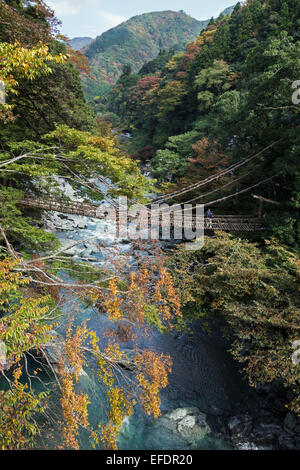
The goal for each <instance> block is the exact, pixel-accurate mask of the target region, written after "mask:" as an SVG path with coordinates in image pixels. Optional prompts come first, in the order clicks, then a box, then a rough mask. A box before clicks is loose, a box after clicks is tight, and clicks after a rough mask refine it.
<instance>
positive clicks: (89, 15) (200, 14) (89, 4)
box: [46, 0, 237, 38]
mask: <svg viewBox="0 0 300 470" xmlns="http://www.w3.org/2000/svg"><path fill="white" fill-rule="evenodd" d="M236 2H237V0H236V1H235V0H209V1H208V0H111V1H107V0H48V1H47V0H46V3H47V4H48V5H49V6H50V7H51V8H53V10H54V11H55V13H56V16H57V17H58V18H59V19H60V20H61V21H62V27H61V33H62V34H65V35H66V36H68V37H69V38H73V37H78V36H90V37H93V38H94V37H96V36H99V35H100V34H101V33H103V32H104V31H107V30H108V29H110V28H113V27H114V26H117V25H118V24H120V23H122V22H123V21H126V20H128V19H129V18H131V17H132V16H135V15H139V14H141V13H148V12H150V11H163V10H173V11H179V10H184V11H185V12H186V13H187V14H189V15H190V16H193V17H194V18H196V19H198V20H206V19H208V18H211V17H212V16H214V17H217V16H218V15H219V13H221V11H222V10H224V9H225V8H227V7H229V6H231V5H234V3H236Z"/></svg>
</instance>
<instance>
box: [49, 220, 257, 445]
mask: <svg viewBox="0 0 300 470" xmlns="http://www.w3.org/2000/svg"><path fill="white" fill-rule="evenodd" d="M62 217H63V219H60V218H59V216H57V215H56V216H55V219H54V225H56V226H57V225H59V223H60V222H59V221H60V220H61V226H60V227H58V228H56V229H53V226H52V232H53V233H55V234H56V235H57V237H58V238H59V239H60V241H61V242H62V244H63V245H65V246H67V245H68V246H69V245H70V244H72V243H73V242H76V241H79V240H85V239H87V238H92V237H95V235H97V236H98V241H101V239H102V240H103V239H105V238H106V236H105V235H104V224H106V222H104V221H102V220H96V219H88V218H86V219H85V220H84V221H82V219H81V220H80V219H79V218H78V217H76V216H67V218H66V216H62ZM74 225H77V227H74ZM78 225H79V226H78ZM106 229H107V227H106ZM109 245H110V246H112V245H113V243H109ZM130 246H131V245H130V242H128V243H126V242H125V243H124V241H123V242H122V243H117V245H116V247H117V248H118V250H119V255H118V256H122V253H126V252H128V251H129V249H130ZM72 254H73V255H75V256H80V257H83V258H84V257H85V256H87V257H89V258H90V257H92V258H93V259H94V260H96V262H98V263H100V265H101V263H103V262H104V261H103V259H104V255H105V249H104V248H101V251H100V252H99V250H98V249H97V248H96V246H95V242H94V241H92V242H90V243H88V244H87V242H85V246H78V247H76V248H75V249H74V248H73V249H72ZM74 308H75V309H76V312H77V313H76V316H75V323H76V324H80V323H81V322H82V321H83V320H86V321H87V325H88V327H90V328H91V329H93V330H95V331H96V332H97V334H98V336H99V338H103V337H104V333H105V331H106V330H107V328H108V327H112V325H111V324H110V322H109V320H108V319H107V318H106V317H105V316H104V315H101V314H100V313H99V312H97V311H95V310H94V309H93V308H88V307H86V306H84V305H78V299H69V300H68V302H66V304H65V305H64V307H63V311H64V318H65V322H64V321H63V322H62V324H61V326H60V332H61V333H63V330H64V326H65V323H66V321H67V318H68V314H69V313H70V312H72V311H73V309H74ZM138 345H139V347H140V348H147V347H151V349H153V350H155V351H156V352H159V353H165V354H169V355H170V356H171V357H172V360H173V370H172V373H171V375H170V377H169V385H168V386H167V388H166V389H164V390H162V392H161V399H162V405H161V410H162V414H164V413H166V412H169V411H171V410H174V409H176V408H182V407H191V406H193V407H197V408H198V409H199V410H200V412H202V413H205V414H206V415H207V419H208V423H209V424H210V425H211V427H212V433H211V434H208V435H205V436H204V437H203V439H200V440H197V441H196V442H195V441H194V440H192V439H183V438H182V437H181V436H179V435H178V434H176V433H174V432H172V431H170V430H168V429H167V428H166V427H165V426H164V425H162V424H161V423H160V420H158V421H155V420H153V419H152V418H150V417H148V416H146V415H145V413H144V412H143V411H142V410H141V409H140V408H139V407H136V409H135V413H134V415H133V416H131V417H130V418H129V419H127V418H126V419H125V421H124V423H123V427H122V431H121V434H120V437H119V443H118V445H119V449H130V450H131V449H151V450H152V449H153V450H160V449H174V450H176V449H190V448H196V449H229V448H231V447H230V444H229V442H228V441H227V439H226V436H224V438H222V437H220V434H219V433H217V432H215V431H214V425H213V424H214V421H215V418H216V417H217V416H220V415H224V414H228V415H230V412H231V410H232V407H233V406H234V405H235V404H236V403H237V402H240V401H241V400H242V399H243V398H244V397H245V395H247V394H248V393H249V387H248V386H247V385H246V383H245V382H244V381H243V380H242V376H241V374H240V373H239V370H238V368H237V365H236V364H235V363H234V361H233V360H232V358H231V356H230V354H229V353H228V352H227V349H228V345H227V344H226V342H225V341H224V340H223V339H222V337H221V335H220V333H219V332H216V331H215V332H213V333H211V334H208V333H206V332H204V331H203V330H202V329H201V327H200V325H199V324H195V325H194V326H193V332H192V334H187V333H184V334H182V335H179V334H178V333H170V334H161V333H158V332H157V331H155V330H151V334H150V335H149V336H145V335H142V334H139V336H138ZM123 347H125V348H126V349H130V348H132V347H133V344H132V343H130V342H129V343H125V344H123ZM85 371H86V372H87V376H85V377H82V378H81V379H80V388H81V389H82V390H84V391H85V392H87V393H88V394H89V397H90V401H91V404H90V405H89V410H90V416H91V417H92V418H91V424H93V425H97V424H99V422H103V421H105V418H106V415H107V409H106V407H105V406H104V405H103V404H104V403H105V399H104V391H103V390H102V387H101V386H100V384H99V383H98V382H97V381H95V380H94V363H93V360H92V359H91V361H90V362H89V364H88V366H87V367H85ZM126 374H131V372H126ZM80 447H81V449H89V448H90V444H89V441H88V437H87V436H86V435H85V433H84V432H83V433H82V435H81V442H80Z"/></svg>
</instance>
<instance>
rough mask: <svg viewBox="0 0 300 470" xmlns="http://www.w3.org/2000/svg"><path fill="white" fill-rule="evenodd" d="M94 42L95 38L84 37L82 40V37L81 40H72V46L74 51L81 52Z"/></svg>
mask: <svg viewBox="0 0 300 470" xmlns="http://www.w3.org/2000/svg"><path fill="white" fill-rule="evenodd" d="M92 41H93V38H90V37H82V38H81V37H80V38H73V39H71V41H70V44H71V46H72V48H73V49H74V51H79V50H80V49H82V48H83V47H87V46H89V45H90V44H91V42H92Z"/></svg>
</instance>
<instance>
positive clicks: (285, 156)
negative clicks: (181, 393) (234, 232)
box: [109, 0, 300, 244]
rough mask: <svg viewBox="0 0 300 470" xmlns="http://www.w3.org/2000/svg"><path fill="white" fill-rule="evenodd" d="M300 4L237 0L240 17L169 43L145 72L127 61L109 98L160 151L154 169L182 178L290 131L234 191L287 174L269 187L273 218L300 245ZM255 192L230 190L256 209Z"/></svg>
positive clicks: (144, 153) (138, 141) (142, 143)
mask: <svg viewBox="0 0 300 470" xmlns="http://www.w3.org/2000/svg"><path fill="white" fill-rule="evenodd" d="M299 11H300V5H299V2H297V1H295V0H289V1H286V2H281V1H279V0H278V1H277V0H266V1H265V0H249V1H248V2H247V4H246V5H244V6H241V5H240V4H237V5H236V7H235V9H234V11H233V13H232V15H231V17H225V18H224V17H223V16H222V15H221V16H220V18H218V19H217V20H216V21H214V20H211V21H210V23H209V25H208V26H207V28H206V29H205V30H203V31H202V32H201V34H200V35H199V36H198V38H197V39H196V40H195V41H193V42H192V43H190V44H189V45H188V46H187V48H186V50H185V51H184V52H179V53H177V54H176V53H175V54H174V53H173V54H172V53H166V52H161V53H160V54H159V55H158V56H157V58H156V59H155V60H154V61H151V62H149V63H148V64H145V65H144V66H143V67H142V69H141V70H140V72H139V73H138V74H132V73H129V71H127V70H126V71H125V72H124V73H123V75H122V76H121V77H120V79H119V81H118V83H117V85H116V87H115V88H114V90H113V92H112V93H111V94H110V103H109V109H110V111H111V112H113V113H115V115H117V116H118V117H120V116H121V118H122V122H123V126H125V128H126V129H127V130H129V132H131V133H132V136H133V151H135V153H136V155H138V156H139V158H142V159H144V160H149V159H151V165H152V171H153V174H154V176H156V177H158V178H159V179H160V180H164V179H165V178H166V179H167V180H168V181H170V180H171V181H172V183H173V184H174V183H175V182H176V184H178V185H179V186H180V185H183V184H184V182H187V181H193V180H197V179H200V178H201V177H204V176H206V175H209V174H210V173H211V172H212V171H216V170H218V168H220V167H222V166H224V165H227V164H231V163H232V162H235V161H238V160H239V159H242V158H243V157H246V156H247V155H249V154H252V153H253V154H255V152H258V151H260V150H261V149H263V148H264V147H266V146H267V145H269V144H271V143H272V142H274V141H276V140H279V139H280V142H278V144H277V146H274V148H273V147H272V149H270V150H268V151H267V152H266V153H265V154H264V155H263V156H262V157H261V158H260V160H259V161H257V160H255V161H254V162H253V165H250V167H247V168H246V169H245V170H244V173H245V174H244V176H243V180H240V179H239V180H238V181H237V182H236V183H235V184H232V186H230V185H228V187H227V188H226V189H225V195H226V194H230V193H232V191H233V189H234V188H235V190H238V189H241V190H242V189H244V188H245V187H247V186H250V185H251V184H255V183H257V182H259V180H260V179H262V178H261V176H262V175H264V176H265V177H267V176H270V177H271V176H272V175H277V176H276V178H275V179H274V180H272V181H271V182H269V183H268V184H266V185H265V186H263V187H262V188H259V190H260V191H261V192H262V193H263V195H264V196H265V197H266V198H269V199H272V200H275V202H276V201H278V202H280V204H281V205H278V206H276V205H272V204H269V205H268V206H267V207H266V208H265V209H266V210H267V214H266V215H267V219H266V221H267V220H268V217H269V218H270V221H269V222H270V226H269V228H270V230H271V231H272V233H273V234H274V233H276V234H277V235H278V236H280V238H281V239H282V241H284V242H286V243H288V242H290V243H292V244H293V243H299V240H300V239H299V230H300V225H299V221H298V202H297V201H298V199H299V179H298V178H299V159H298V157H297V155H298V154H299V150H300V148H299V144H298V141H299V131H298V126H299V124H300V122H299V109H298V108H297V106H295V105H294V104H293V102H292V95H293V94H296V93H297V91H296V90H295V88H293V86H294V87H295V86H296V80H298V76H300V70H299V66H300V65H299V54H298V53H299V29H298V28H299ZM294 82H295V83H294ZM293 83H294V85H293ZM258 163H260V164H258ZM248 172H249V174H248ZM238 176H240V175H238ZM226 182H228V181H224V183H226ZM197 195H198V194H197V193H196V194H194V196H197ZM200 195H201V192H200ZM217 196H219V197H220V195H218V193H216V198H217ZM245 198H246V196H245V197H243V196H241V198H240V199H230V200H229V201H228V203H225V209H226V204H228V207H229V208H230V207H231V208H232V207H237V206H239V207H240V210H241V211H245V209H247V208H248V210H254V207H255V204H256V203H255V200H254V199H253V201H251V200H250V202H249V201H247V202H245V200H246V199H245ZM207 200H208V201H209V200H210V199H207V198H206V199H205V198H204V199H203V201H207ZM243 203H244V204H246V206H245V205H244V207H243ZM249 204H250V206H249ZM228 207H227V208H228ZM229 210H232V209H229ZM278 213H280V218H279V217H278Z"/></svg>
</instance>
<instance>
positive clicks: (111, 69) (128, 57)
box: [84, 11, 208, 97]
mask: <svg viewBox="0 0 300 470" xmlns="http://www.w3.org/2000/svg"><path fill="white" fill-rule="evenodd" d="M207 24H208V20H207V21H198V20H196V19H194V18H191V17H190V16H188V15H186V14H185V13H184V12H174V11H163V12H153V13H145V14H143V15H138V16H134V17H133V18H131V19H130V20H128V21H126V22H124V23H122V24H120V25H118V26H117V27H115V28H112V29H110V30H109V31H107V32H105V33H103V34H102V35H101V36H98V37H97V38H96V39H95V40H94V41H93V42H92V43H91V44H90V45H89V46H88V47H87V48H86V50H85V55H86V56H87V58H88V60H89V62H90V66H91V70H92V73H93V74H94V76H95V77H96V78H97V81H98V83H96V82H92V81H90V80H84V88H85V92H86V94H87V96H88V97H93V96H95V95H97V94H101V93H102V92H104V91H105V90H107V89H109V88H110V86H112V85H113V84H114V83H115V82H116V80H117V79H118V78H119V76H120V75H121V72H122V68H123V67H124V65H130V66H131V67H132V70H133V71H138V70H139V69H140V68H141V67H142V65H143V64H144V63H145V62H147V61H149V60H151V59H154V57H156V56H157V54H158V53H159V51H160V49H170V48H171V47H174V46H178V45H179V48H180V47H181V48H182V49H183V48H184V46H185V45H186V44H187V43H188V42H191V41H193V40H194V39H195V38H196V37H197V36H198V34H199V33H200V31H201V30H202V29H203V28H204V27H205V26H206V25H207Z"/></svg>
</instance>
